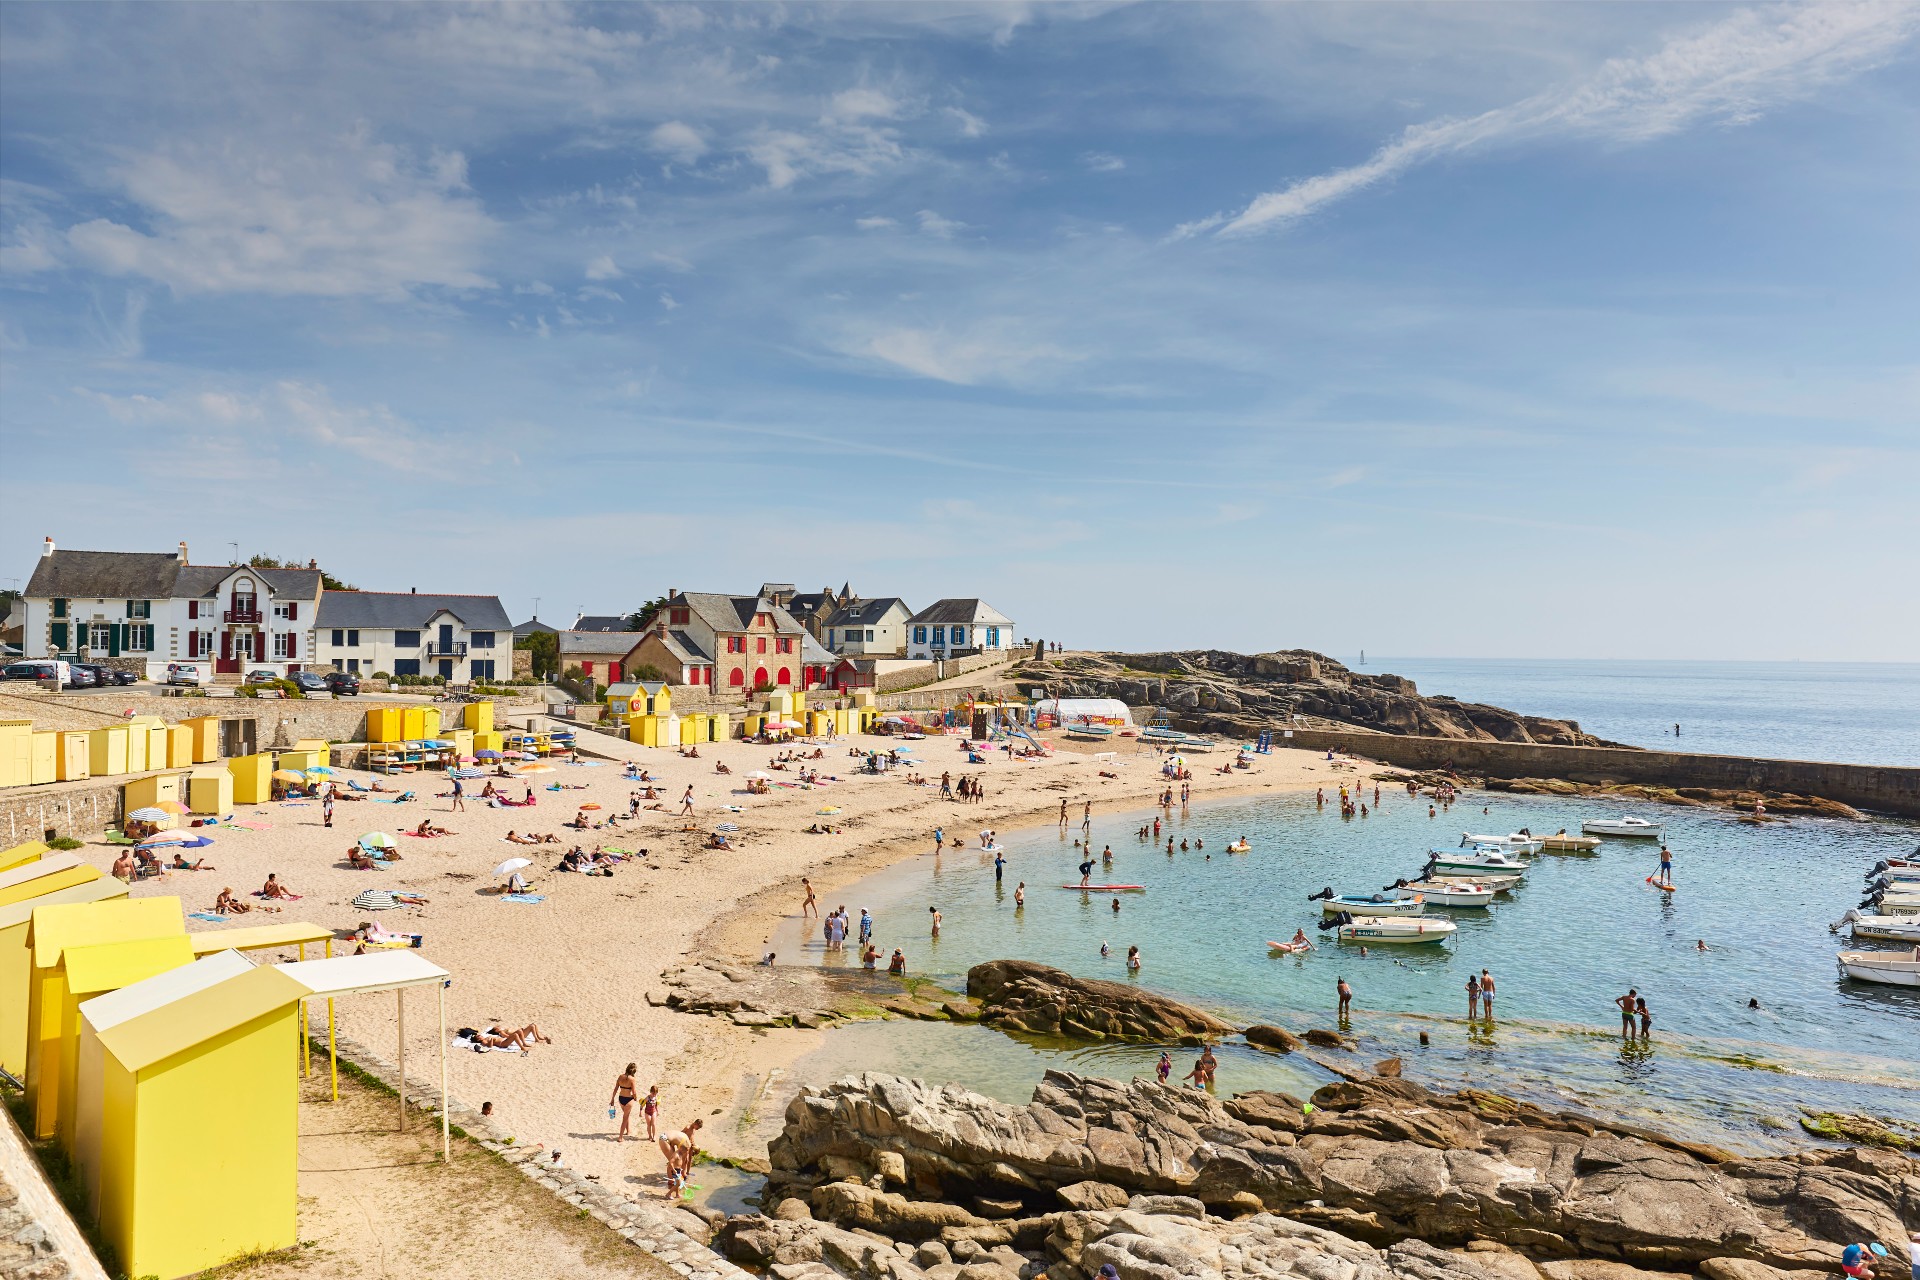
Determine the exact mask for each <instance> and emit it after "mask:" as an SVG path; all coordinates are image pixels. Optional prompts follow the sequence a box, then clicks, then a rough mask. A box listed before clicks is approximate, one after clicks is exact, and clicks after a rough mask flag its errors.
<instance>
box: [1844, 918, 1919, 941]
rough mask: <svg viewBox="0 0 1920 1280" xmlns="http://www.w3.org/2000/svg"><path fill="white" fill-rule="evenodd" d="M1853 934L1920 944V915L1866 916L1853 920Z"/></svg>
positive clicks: (1858, 936) (1857, 936)
mask: <svg viewBox="0 0 1920 1280" xmlns="http://www.w3.org/2000/svg"><path fill="white" fill-rule="evenodd" d="M1853 936H1854V937H1856V938H1873V939H1875V940H1877V941H1880V942H1911V943H1914V944H1916V945H1920V915H1914V916H1865V917H1863V918H1861V919H1859V920H1855V921H1854V922H1853Z"/></svg>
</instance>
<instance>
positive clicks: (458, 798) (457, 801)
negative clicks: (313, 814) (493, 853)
mask: <svg viewBox="0 0 1920 1280" xmlns="http://www.w3.org/2000/svg"><path fill="white" fill-rule="evenodd" d="M466 795H467V784H466V783H464V782H462V781H461V780H460V779H458V778H455V779H454V780H453V811H454V812H455V813H465V812H466V811H467V801H466ZM328 825H329V826H331V825H332V824H331V823H329V824H328Z"/></svg>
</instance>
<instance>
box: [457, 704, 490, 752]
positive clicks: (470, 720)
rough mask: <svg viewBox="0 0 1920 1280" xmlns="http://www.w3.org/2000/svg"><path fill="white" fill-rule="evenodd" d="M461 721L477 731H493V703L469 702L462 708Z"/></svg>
mask: <svg viewBox="0 0 1920 1280" xmlns="http://www.w3.org/2000/svg"><path fill="white" fill-rule="evenodd" d="M460 723H461V724H462V725H463V726H465V727H466V728H469V729H471V730H473V731H474V732H475V733H492V732H493V704H492V703H491V702H469V703H467V705H465V706H464V707H461V708H460ZM497 749H498V748H496V750H497Z"/></svg>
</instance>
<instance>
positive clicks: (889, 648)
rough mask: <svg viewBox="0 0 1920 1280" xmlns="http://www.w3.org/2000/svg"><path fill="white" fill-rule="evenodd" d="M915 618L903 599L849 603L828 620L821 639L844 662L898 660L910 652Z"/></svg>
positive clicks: (896, 597)
mask: <svg viewBox="0 0 1920 1280" xmlns="http://www.w3.org/2000/svg"><path fill="white" fill-rule="evenodd" d="M912 617H913V610H911V609H909V608H908V607H907V602H906V601H904V600H902V599H901V598H900V597H899V596H881V597H879V598H877V599H874V600H848V601H846V602H845V603H844V604H842V605H841V606H840V607H839V608H837V609H835V610H834V611H833V613H832V614H831V615H829V616H828V618H827V621H826V626H825V627H824V629H823V630H824V634H823V635H822V636H821V637H820V638H821V640H822V641H823V642H824V643H825V645H826V647H827V648H829V649H831V650H832V651H833V652H834V653H835V654H837V655H839V656H840V657H843V658H898V657H901V656H903V655H904V654H905V653H906V652H907V625H908V622H909V620H910V619H911V618H912Z"/></svg>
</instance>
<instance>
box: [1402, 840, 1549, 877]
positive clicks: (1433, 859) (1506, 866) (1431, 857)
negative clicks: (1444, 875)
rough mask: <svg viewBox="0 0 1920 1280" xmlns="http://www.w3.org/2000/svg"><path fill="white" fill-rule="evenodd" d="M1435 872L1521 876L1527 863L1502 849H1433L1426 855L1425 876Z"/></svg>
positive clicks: (1480, 847)
mask: <svg viewBox="0 0 1920 1280" xmlns="http://www.w3.org/2000/svg"><path fill="white" fill-rule="evenodd" d="M1436 871H1445V872H1453V871H1465V872H1467V873H1468V874H1470V875H1479V874H1481V873H1483V872H1484V873H1488V874H1493V875H1506V876H1515V877H1518V876H1523V875H1525V874H1527V862H1526V859H1524V858H1516V857H1514V856H1513V855H1512V854H1510V853H1508V852H1507V851H1506V850H1504V849H1489V848H1486V847H1485V846H1479V847H1476V848H1472V849H1468V850H1467V851H1466V852H1464V853H1463V852H1461V851H1459V850H1457V849H1434V850H1432V851H1430V852H1429V853H1428V855H1427V869H1426V871H1425V873H1424V874H1425V875H1427V876H1429V877H1431V876H1432V875H1433V873H1434V872H1436Z"/></svg>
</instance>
